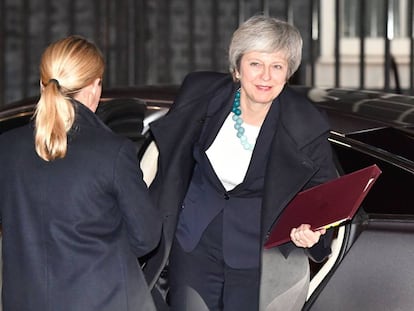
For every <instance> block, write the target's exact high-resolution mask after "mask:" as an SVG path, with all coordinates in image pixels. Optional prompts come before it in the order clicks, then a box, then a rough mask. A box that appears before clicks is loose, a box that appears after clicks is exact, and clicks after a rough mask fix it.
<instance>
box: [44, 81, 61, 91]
mask: <svg viewBox="0 0 414 311" xmlns="http://www.w3.org/2000/svg"><path fill="white" fill-rule="evenodd" d="M51 82H54V83H56V86H57V88H58V89H60V84H59V81H58V80H56V79H50V80H49V81H48V82H47V85H49V84H50V83H51Z"/></svg>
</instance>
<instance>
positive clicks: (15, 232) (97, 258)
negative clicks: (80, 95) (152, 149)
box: [0, 102, 161, 311]
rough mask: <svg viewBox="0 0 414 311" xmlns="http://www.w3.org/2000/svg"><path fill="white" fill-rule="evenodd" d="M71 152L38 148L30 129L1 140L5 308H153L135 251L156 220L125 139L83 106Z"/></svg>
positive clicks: (156, 232)
mask: <svg viewBox="0 0 414 311" xmlns="http://www.w3.org/2000/svg"><path fill="white" fill-rule="evenodd" d="M74 105H75V109H76V120H75V123H74V125H73V127H72V130H71V131H70V133H69V143H68V149H67V154H66V156H65V157H64V158H63V159H57V160H54V161H51V162H46V161H44V160H42V159H41V158H40V157H39V156H38V155H37V154H36V152H35V148H34V139H33V126H32V125H31V124H30V125H27V126H24V127H21V128H18V129H15V130H12V131H10V132H7V133H5V134H3V135H1V136H0V175H1V181H0V198H1V201H0V217H1V223H2V227H3V306H4V309H5V310H25V311H28V310H33V311H40V310H41V311H47V310H49V311H55V310H60V311H65V310H68V311H69V310H71V311H94V310H96V311H105V310H106V311H120V310H125V311H127V310H139V309H141V310H155V307H154V304H153V301H152V298H151V296H150V294H149V290H148V287H147V284H146V282H145V279H144V277H143V274H142V271H141V268H140V266H139V264H138V262H137V257H140V256H143V255H145V254H147V253H148V252H149V251H151V250H152V249H153V248H154V247H155V246H156V245H157V243H158V242H159V237H160V234H161V222H160V218H159V214H158V213H157V212H156V211H155V209H154V208H153V204H152V202H151V200H150V197H149V195H148V191H147V189H146V185H145V184H144V182H143V181H142V174H141V171H140V170H139V166H138V161H137V158H136V153H135V148H134V145H133V143H132V142H131V141H129V140H127V139H126V138H123V137H120V136H118V135H116V134H114V133H113V132H112V131H111V130H110V129H109V128H107V127H106V126H105V125H104V124H103V123H102V122H101V121H100V120H99V119H98V117H97V116H96V115H95V114H94V113H93V112H92V111H90V110H89V109H88V108H86V107H85V106H84V105H82V104H80V103H77V102H74Z"/></svg>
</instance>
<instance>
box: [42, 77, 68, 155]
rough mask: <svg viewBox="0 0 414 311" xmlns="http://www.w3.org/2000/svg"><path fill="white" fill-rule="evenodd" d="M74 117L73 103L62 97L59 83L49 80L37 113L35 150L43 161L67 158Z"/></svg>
mask: <svg viewBox="0 0 414 311" xmlns="http://www.w3.org/2000/svg"><path fill="white" fill-rule="evenodd" d="M74 116H75V111H74V108H73V106H72V103H71V102H70V101H69V100H68V99H67V98H65V97H64V96H63V95H62V93H61V91H60V85H59V82H58V81H57V80H55V79H51V80H49V82H48V84H47V85H46V86H44V88H43V92H42V95H41V97H40V100H39V102H38V104H37V108H36V112H35V148H36V152H37V154H38V155H39V156H40V157H41V158H42V159H43V160H45V161H52V160H55V159H57V158H63V157H65V155H66V149H67V132H68V131H69V129H70V128H71V127H72V125H73V122H74Z"/></svg>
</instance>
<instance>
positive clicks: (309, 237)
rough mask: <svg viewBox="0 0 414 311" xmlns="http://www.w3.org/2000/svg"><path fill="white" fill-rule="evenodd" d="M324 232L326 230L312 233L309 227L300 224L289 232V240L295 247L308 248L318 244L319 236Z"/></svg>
mask: <svg viewBox="0 0 414 311" xmlns="http://www.w3.org/2000/svg"><path fill="white" fill-rule="evenodd" d="M325 232H326V229H320V230H317V231H313V230H312V229H311V226H310V225H308V224H302V225H300V226H299V227H297V228H293V229H292V230H291V232H290V238H291V240H292V242H293V243H294V244H295V245H296V246H298V247H307V248H309V247H312V246H314V245H315V244H316V243H318V241H319V238H320V236H321V235H322V234H325Z"/></svg>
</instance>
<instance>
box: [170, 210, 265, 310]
mask: <svg viewBox="0 0 414 311" xmlns="http://www.w3.org/2000/svg"><path fill="white" fill-rule="evenodd" d="M222 218H223V217H222V214H219V215H218V216H217V217H216V218H215V219H214V220H213V221H212V223H211V224H210V225H209V226H208V228H207V229H206V231H205V232H204V234H203V236H202V238H201V240H200V242H199V244H198V245H197V246H196V248H195V249H194V250H193V251H191V252H189V253H187V252H185V251H184V250H183V249H182V248H181V246H180V243H179V242H178V241H177V239H176V240H175V241H174V244H173V247H172V251H171V255H170V264H169V283H170V292H169V301H170V305H171V310H172V311H204V310H209V311H231V310H235V311H236V310H237V311H256V310H258V308H259V307H258V306H259V279H260V276H259V275H260V274H259V268H256V269H234V268H231V267H229V266H228V265H226V263H225V262H224V259H223V248H222V228H223V221H222Z"/></svg>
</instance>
